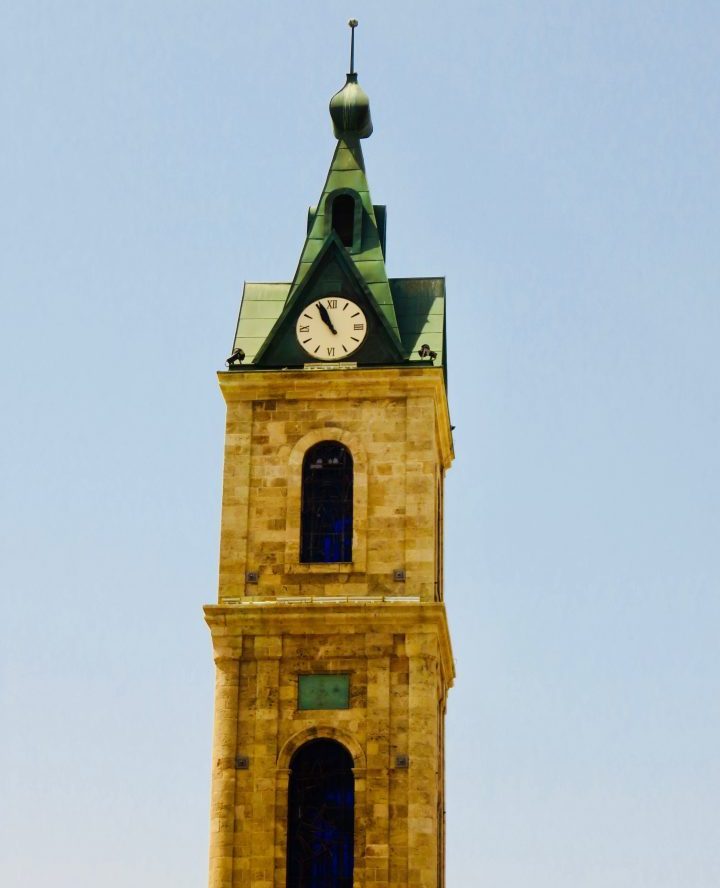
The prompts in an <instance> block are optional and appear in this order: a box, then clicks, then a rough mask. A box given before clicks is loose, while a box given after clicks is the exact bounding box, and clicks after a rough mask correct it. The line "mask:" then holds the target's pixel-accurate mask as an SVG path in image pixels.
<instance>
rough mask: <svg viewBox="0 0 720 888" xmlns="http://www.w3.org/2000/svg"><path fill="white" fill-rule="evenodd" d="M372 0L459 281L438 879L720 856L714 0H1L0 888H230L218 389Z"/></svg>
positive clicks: (636, 886) (291, 248)
mask: <svg viewBox="0 0 720 888" xmlns="http://www.w3.org/2000/svg"><path fill="white" fill-rule="evenodd" d="M351 15H355V16H356V17H357V18H358V19H360V27H359V29H358V35H357V37H358V40H357V42H358V46H357V67H358V69H359V72H360V83H361V84H362V85H363V87H364V88H365V89H366V91H367V92H368V94H369V95H370V99H371V106H372V115H373V121H374V124H375V133H374V135H373V136H372V138H371V139H369V140H368V141H367V142H366V143H365V144H364V150H365V158H366V162H367V170H368V178H369V181H370V186H371V189H372V195H373V198H374V201H375V203H385V204H387V206H388V270H389V273H390V274H391V275H395V276H404V275H407V276H413V275H417V276H420V275H446V277H447V288H448V324H449V381H450V399H451V408H452V419H453V422H454V423H455V424H456V426H457V428H456V431H455V444H456V453H457V459H456V462H455V465H454V466H453V468H452V470H451V472H450V474H449V476H448V485H447V522H446V540H447V546H446V564H447V575H446V596H447V605H448V610H449V616H450V622H451V630H452V633H453V641H454V647H455V657H456V660H457V669H458V678H457V683H456V686H455V688H454V689H453V691H452V692H451V695H450V701H449V716H448V742H447V769H448V791H447V807H448V852H447V853H448V886H449V888H466V886H475V885H477V886H492V888H645V886H647V888H650V886H652V888H715V886H717V885H718V884H720V815H719V811H720V655H719V649H720V604H719V595H718V592H719V586H720V544H719V540H720V472H719V469H720V440H719V439H720V434H719V433H720V359H719V357H718V342H719V341H720V308H719V300H720V286H719V285H720V273H719V265H720V262H719V253H720V248H719V233H720V232H719V225H718V208H719V207H720V175H719V174H720V161H719V158H720V152H719V148H720V145H719V142H720V122H719V121H720V118H719V115H718V99H719V98H720V73H719V72H720V66H719V64H718V59H719V58H720V6H718V4H716V3H711V2H706V3H701V2H688V0H683V2H674V3H673V2H660V0H657V2H636V0H627V2H613V0H602V2H600V0H587V2H575V3H571V2H541V0H535V2H529V0H525V2H521V0H518V2H495V3H490V2H474V3H460V2H446V3H427V2H418V0H415V2H412V3H410V2H385V3H380V2H366V0H356V2H354V3H347V2H345V0H342V2H338V0H335V2H329V0H324V2H321V0H314V2H310V0H307V2H304V3H289V2H288V3H281V2H262V3H261V2H247V0H246V2H239V0H238V2H232V3H231V2H212V0H202V2H201V0H195V2H190V0H173V2H170V0H133V2H131V0H114V2H101V0H86V2H79V0H63V2H60V0H58V2H37V0H4V2H3V3H1V4H0V47H1V52H0V55H1V57H2V72H1V77H0V80H1V82H0V113H1V115H2V123H3V127H2V131H3V134H2V137H1V138H0V226H1V230H0V300H1V301H2V314H1V319H2V320H1V324H0V335H1V336H2V348H1V349H0V387H1V389H2V392H1V397H2V400H1V404H2V417H3V422H2V429H3V434H2V436H1V442H2V444H1V446H2V456H1V458H0V485H1V486H0V496H1V497H2V505H3V507H2V518H1V519H0V520H1V521H2V525H1V526H0V541H1V543H0V546H1V552H0V570H1V571H2V603H3V608H2V615H3V616H2V624H1V626H2V628H1V630H0V632H1V648H0V668H1V670H2V677H1V698H0V700H1V710H0V756H1V760H0V773H1V783H0V799H1V803H0V811H1V814H0V817H1V818H2V819H1V821H0V883H1V884H2V885H3V888H35V886H37V888H40V886H47V885H52V886H53V888H85V886H88V888H90V886H93V885H98V884H100V885H102V886H103V888H129V886H132V888H191V886H192V888H196V886H202V885H203V884H206V862H207V843H208V808H209V777H210V743H211V725H212V681H213V673H212V661H211V654H210V643H209V637H208V632H207V629H206V627H205V625H204V623H203V621H202V615H201V605H202V604H203V603H206V602H211V601H213V599H214V597H215V594H216V581H217V553H218V527H219V514H220V477H221V457H222V443H223V441H222V436H223V416H224V408H223V402H222V398H221V396H220V393H219V391H218V388H217V384H216V381H215V378H214V373H215V370H216V369H218V368H219V367H221V366H222V363H223V360H224V358H225V357H226V355H227V354H228V352H229V348H230V345H231V342H232V337H233V332H234V329H235V322H236V317H237V309H238V304H239V298H240V293H241V290H242V284H243V280H245V279H248V280H288V279H289V278H290V277H291V275H292V272H293V271H294V268H295V264H296V262H297V259H298V256H299V251H300V248H301V246H302V242H303V237H304V232H305V214H306V210H307V206H308V205H309V204H312V203H314V202H315V201H316V199H317V197H318V196H319V194H320V191H321V188H322V185H323V181H324V176H325V173H326V170H327V167H328V165H329V162H330V159H331V156H332V151H333V147H334V144H335V143H334V140H333V137H332V131H331V126H330V120H329V116H328V113H327V103H328V100H329V99H330V96H331V95H332V94H333V92H335V91H336V90H337V89H338V88H339V87H340V86H341V85H342V84H343V82H344V74H345V71H346V70H347V40H348V35H347V27H346V24H345V23H346V21H347V19H348V18H349V17H350V16H351Z"/></svg>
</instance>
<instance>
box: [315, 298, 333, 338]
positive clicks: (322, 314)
mask: <svg viewBox="0 0 720 888" xmlns="http://www.w3.org/2000/svg"><path fill="white" fill-rule="evenodd" d="M317 307H318V311H319V312H320V317H321V318H322V320H323V323H325V324H327V325H328V327H330V329H331V330H332V331H333V333H334V334H335V335H336V336H337V330H336V329H335V327H333V325H332V321H331V320H330V315H329V314H328V310H327V309H326V308H325V306H324V305H323V304H322V302H318V304H317Z"/></svg>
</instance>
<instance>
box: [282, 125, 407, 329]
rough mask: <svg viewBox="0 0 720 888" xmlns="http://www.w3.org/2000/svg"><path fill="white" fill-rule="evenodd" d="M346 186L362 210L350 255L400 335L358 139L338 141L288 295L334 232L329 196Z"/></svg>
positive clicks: (381, 309) (379, 308)
mask: <svg viewBox="0 0 720 888" xmlns="http://www.w3.org/2000/svg"><path fill="white" fill-rule="evenodd" d="M344 189H348V190H350V191H353V192H355V193H356V194H357V195H358V196H359V198H360V201H361V203H362V210H363V218H362V231H361V236H360V242H359V244H358V245H357V247H355V246H353V247H352V248H349V249H348V252H349V254H350V258H351V259H352V261H353V262H354V264H355V267H356V268H357V270H358V272H359V273H360V276H361V277H362V278H363V280H364V281H365V283H366V284H367V286H368V289H369V290H370V293H371V295H372V298H373V300H374V302H375V303H376V306H377V308H378V310H379V311H380V312H381V313H382V314H383V315H384V317H385V320H386V321H387V324H388V326H389V327H390V329H391V331H392V332H393V334H394V335H395V336H397V337H399V330H398V325H397V318H396V317H395V306H394V304H393V300H392V295H391V293H390V285H389V283H388V279H387V272H386V271H385V257H384V256H383V249H382V243H381V238H380V232H379V231H378V222H377V219H376V217H375V208H374V207H373V203H372V198H371V196H370V188H369V187H368V182H367V178H366V176H365V162H364V160H363V155H362V149H361V147H360V142H359V140H358V139H356V138H345V139H340V140H339V141H338V144H337V148H336V149H335V154H334V155H333V159H332V163H331V164H330V170H329V172H328V176H327V180H326V181H325V187H324V188H323V191H322V194H321V195H320V200H319V201H318V204H317V207H313V208H312V209H311V213H310V220H311V221H310V226H309V231H308V235H307V238H306V240H305V244H304V246H303V250H302V253H301V254H300V262H299V264H298V267H297V271H296V272H295V277H294V279H293V282H292V285H291V287H290V293H289V294H288V298H290V297H292V296H293V294H294V293H295V291H296V290H297V288H298V287H299V286H300V284H301V283H302V282H303V280H304V279H305V276H306V275H307V273H308V271H309V270H310V267H311V266H312V263H313V261H314V260H315V258H316V257H317V255H318V254H319V252H320V250H321V248H322V246H323V245H324V243H325V241H326V240H327V239H328V237H329V236H330V234H331V230H330V229H331V226H330V219H329V216H328V215H326V209H327V211H328V213H329V207H330V203H331V201H330V200H328V198H330V197H331V196H332V195H335V194H336V193H337V192H338V191H341V190H344Z"/></svg>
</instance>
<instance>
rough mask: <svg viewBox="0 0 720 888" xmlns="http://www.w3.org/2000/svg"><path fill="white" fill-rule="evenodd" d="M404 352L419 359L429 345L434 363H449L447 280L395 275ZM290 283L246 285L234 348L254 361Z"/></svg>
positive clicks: (394, 293) (392, 284) (392, 287)
mask: <svg viewBox="0 0 720 888" xmlns="http://www.w3.org/2000/svg"><path fill="white" fill-rule="evenodd" d="M389 285H390V291H391V293H392V297H393V305H394V308H395V312H396V317H397V322H398V327H399V329H400V339H401V341H402V345H403V351H404V352H405V353H406V354H407V355H408V357H409V359H410V360H419V358H418V354H417V352H418V350H419V348H420V346H421V345H424V344H427V345H429V346H430V349H431V350H432V351H434V352H437V358H436V359H435V361H434V365H435V366H436V367H438V366H445V279H444V278H391V279H390V280H389ZM289 290H290V284H287V283H285V284H280V283H269V284H262V283H251V282H248V283H246V284H245V288H244V290H243V296H242V303H241V304H240V319H239V321H238V325H237V330H236V333H235V341H234V343H233V351H234V350H235V349H236V348H242V350H243V351H244V352H245V364H246V365H247V364H251V363H252V362H253V360H254V359H255V356H256V355H257V353H258V351H259V349H260V347H261V346H262V344H263V343H264V342H265V340H266V339H267V337H268V335H269V334H270V331H271V330H272V328H273V326H274V325H275V323H276V322H277V320H278V319H279V317H280V315H281V314H282V311H283V308H284V306H285V300H286V297H287V294H288V292H289Z"/></svg>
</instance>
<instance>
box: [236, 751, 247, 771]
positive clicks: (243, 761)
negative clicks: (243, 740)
mask: <svg viewBox="0 0 720 888" xmlns="http://www.w3.org/2000/svg"><path fill="white" fill-rule="evenodd" d="M249 767H250V759H249V758H248V756H246V755H236V756H235V768H236V769H237V770H238V771H247V770H248V768H249Z"/></svg>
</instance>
